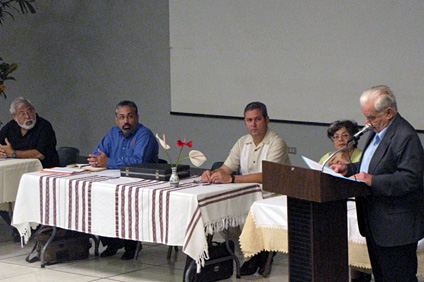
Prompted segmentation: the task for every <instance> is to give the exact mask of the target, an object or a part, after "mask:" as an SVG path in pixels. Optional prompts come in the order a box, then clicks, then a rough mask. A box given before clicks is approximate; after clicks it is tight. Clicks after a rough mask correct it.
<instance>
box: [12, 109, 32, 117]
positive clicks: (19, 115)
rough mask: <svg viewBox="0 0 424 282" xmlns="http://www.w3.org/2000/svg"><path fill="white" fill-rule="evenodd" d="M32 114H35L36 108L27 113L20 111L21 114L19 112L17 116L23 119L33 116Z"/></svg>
mask: <svg viewBox="0 0 424 282" xmlns="http://www.w3.org/2000/svg"><path fill="white" fill-rule="evenodd" d="M32 114H34V108H30V109H28V110H27V111H20V112H18V113H17V114H16V115H17V116H18V117H21V118H23V117H26V116H27V115H29V116H30V115H32Z"/></svg>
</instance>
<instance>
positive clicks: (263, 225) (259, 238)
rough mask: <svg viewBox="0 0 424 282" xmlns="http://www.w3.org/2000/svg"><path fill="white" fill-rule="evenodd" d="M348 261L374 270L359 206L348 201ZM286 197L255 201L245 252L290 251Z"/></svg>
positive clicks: (423, 249)
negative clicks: (359, 215)
mask: <svg viewBox="0 0 424 282" xmlns="http://www.w3.org/2000/svg"><path fill="white" fill-rule="evenodd" d="M347 210H348V214H347V216H348V250H349V265H350V266H354V267H359V268H365V269H369V270H371V263H370V260H369V256H368V249H367V245H366V242H365V238H364V237H362V236H361V234H360V233H359V227H358V223H357V216H356V206H355V203H354V202H352V201H348V202H347ZM287 231H288V230H287V197H286V196H279V197H274V198H269V199H265V200H260V201H257V202H255V203H253V205H252V207H251V209H250V212H249V215H248V217H247V219H246V223H245V225H244V228H243V231H242V234H241V236H240V246H241V249H242V251H243V253H244V255H245V256H247V257H250V256H253V255H255V254H257V253H259V252H261V251H263V250H266V251H276V252H284V253H288V232H287ZM417 256H418V273H417V275H418V276H424V240H421V241H419V242H418V250H417Z"/></svg>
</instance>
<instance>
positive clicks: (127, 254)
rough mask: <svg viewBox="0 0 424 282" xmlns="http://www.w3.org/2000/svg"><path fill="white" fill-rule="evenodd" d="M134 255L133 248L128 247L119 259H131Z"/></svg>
mask: <svg viewBox="0 0 424 282" xmlns="http://www.w3.org/2000/svg"><path fill="white" fill-rule="evenodd" d="M134 256H135V249H129V250H125V252H124V254H123V255H122V257H121V259H122V260H131V259H134Z"/></svg>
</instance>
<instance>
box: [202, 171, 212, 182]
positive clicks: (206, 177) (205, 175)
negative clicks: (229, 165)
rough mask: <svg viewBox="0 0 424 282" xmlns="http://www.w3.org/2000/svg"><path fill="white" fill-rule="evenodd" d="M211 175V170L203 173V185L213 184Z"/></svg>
mask: <svg viewBox="0 0 424 282" xmlns="http://www.w3.org/2000/svg"><path fill="white" fill-rule="evenodd" d="M211 175H212V172H211V171H210V170H206V171H204V172H203V173H202V182H203V183H211Z"/></svg>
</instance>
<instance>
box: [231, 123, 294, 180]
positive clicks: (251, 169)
mask: <svg viewBox="0 0 424 282" xmlns="http://www.w3.org/2000/svg"><path fill="white" fill-rule="evenodd" d="M246 146H247V147H246ZM245 147H246V148H245ZM242 154H243V156H242ZM262 160H267V161H271V162H276V163H282V164H290V159H289V156H288V147H287V145H286V142H284V140H283V138H281V137H280V136H279V135H278V134H277V133H275V132H274V131H272V130H270V129H268V131H267V133H266V134H265V137H264V139H263V140H262V141H261V143H259V144H258V146H256V145H255V142H253V138H252V136H251V135H250V134H247V135H244V136H242V137H241V138H240V139H239V140H237V142H236V144H234V146H233V148H232V149H231V151H230V154H229V156H228V157H227V159H226V160H225V163H224V164H225V165H226V166H228V167H229V168H231V169H232V170H233V171H239V170H240V169H241V168H242V171H243V173H242V174H244V175H246V174H252V173H257V172H262Z"/></svg>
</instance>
